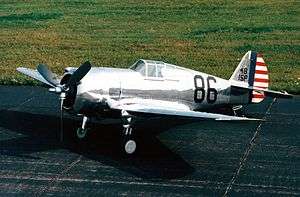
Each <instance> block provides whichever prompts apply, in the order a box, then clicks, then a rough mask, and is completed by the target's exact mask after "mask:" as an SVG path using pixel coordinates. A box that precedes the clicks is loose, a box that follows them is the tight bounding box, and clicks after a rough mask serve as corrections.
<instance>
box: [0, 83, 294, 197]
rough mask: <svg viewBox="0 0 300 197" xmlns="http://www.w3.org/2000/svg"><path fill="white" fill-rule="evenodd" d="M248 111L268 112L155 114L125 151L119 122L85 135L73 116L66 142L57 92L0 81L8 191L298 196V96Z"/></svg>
mask: <svg viewBox="0 0 300 197" xmlns="http://www.w3.org/2000/svg"><path fill="white" fill-rule="evenodd" d="M245 114H246V115H247V116H250V117H258V118H263V119H265V121H250V122H214V121H191V120H183V119H176V120H175V119H172V120H171V119H167V118H157V119H150V118H149V120H146V121H145V122H143V124H140V126H138V127H137V128H136V130H135V133H137V137H136V138H137V139H136V140H137V147H138V149H137V152H136V154H134V155H132V156H126V155H124V154H122V153H121V151H120V145H119V144H120V143H119V141H120V131H121V127H120V125H119V124H99V123H93V124H91V125H90V126H91V130H90V133H89V136H88V138H87V139H86V140H84V141H80V140H77V139H76V138H75V137H74V135H75V129H76V127H77V126H78V125H79V124H80V122H79V120H78V119H77V118H73V117H71V116H65V118H64V142H63V143H61V142H60V141H59V128H60V127H59V125H60V124H59V120H60V118H59V101H58V97H57V96H56V95H54V94H52V93H49V92H48V91H47V89H46V88H43V87H31V86H15V87H14V86H0V116H1V118H0V141H1V143H0V158H1V159H0V196H52V195H53V196H116V195H121V196H122V195H128V196H299V195H300V184H299V183H300V180H299V177H300V176H299V175H300V171H299V166H300V149H299V148H300V133H299V131H300V97H295V98H294V99H289V100H285V99H277V100H272V99H269V100H266V101H264V102H263V103H260V104H257V105H252V106H249V107H247V108H246V109H245Z"/></svg>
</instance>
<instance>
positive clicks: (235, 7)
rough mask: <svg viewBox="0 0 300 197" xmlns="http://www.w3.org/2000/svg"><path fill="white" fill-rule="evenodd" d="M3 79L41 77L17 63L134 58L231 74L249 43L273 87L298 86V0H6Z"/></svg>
mask: <svg viewBox="0 0 300 197" xmlns="http://www.w3.org/2000/svg"><path fill="white" fill-rule="evenodd" d="M0 4H1V6H0V47H1V49H0V84H22V85H23V84H30V85H34V84H38V83H36V82H34V81H33V80H31V79H29V78H27V77H25V76H23V75H21V74H18V73H17V72H16V68H17V67H19V66H26V67H30V68H35V67H36V65H37V64H38V63H46V64H48V65H49V66H50V67H51V69H52V70H54V71H55V72H57V73H62V72H63V68H64V67H66V66H79V65H80V64H81V63H82V62H84V61H86V60H90V61H91V62H92V63H93V64H94V65H97V66H112V67H128V66H129V65H131V64H132V63H134V62H135V61H136V60H137V59H139V58H144V59H157V60H162V61H165V62H169V63H174V64H178V65H181V66H184V67H188V68H192V69H195V70H199V71H202V72H207V73H210V74H213V75H216V76H220V77H223V78H229V77H230V75H231V74H232V72H233V71H234V69H235V67H236V66H237V65H238V63H239V60H240V58H241V57H242V56H243V54H244V53H245V52H247V51H248V50H256V51H259V52H262V53H263V54H264V57H265V58H264V59H265V61H266V62H267V64H268V66H269V71H270V78H271V88H272V89H276V90H282V89H284V90H287V91H289V92H291V93H297V94H300V65H299V63H300V2H299V1H290V0H288V1H277V0H276V1H274V0H268V1H256V2H255V1H251V2H250V1H249V2H248V1H209V0H203V1H196V0H193V1H164V2H159V1H135V0H131V1H127V2H125V1H114V0H112V1H111V0H110V1H78V0H77V1H67V0H65V1H62V0H60V1H58V0H53V1H46V2H41V1H19V0H16V1H13V2H12V1H3V0H0Z"/></svg>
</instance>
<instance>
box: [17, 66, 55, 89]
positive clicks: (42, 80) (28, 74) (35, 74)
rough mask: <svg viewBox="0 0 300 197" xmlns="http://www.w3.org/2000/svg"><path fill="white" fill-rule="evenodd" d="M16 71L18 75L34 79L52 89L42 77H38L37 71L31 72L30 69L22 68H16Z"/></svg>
mask: <svg viewBox="0 0 300 197" xmlns="http://www.w3.org/2000/svg"><path fill="white" fill-rule="evenodd" d="M17 71H19V72H20V73H23V74H24V75H27V76H29V77H31V78H33V79H36V80H38V81H40V82H42V83H44V84H47V85H49V86H51V87H54V86H53V85H52V84H50V83H49V82H47V81H46V80H45V79H44V78H43V77H42V75H40V73H39V72H38V71H37V70H33V69H30V68H23V67H19V68H17Z"/></svg>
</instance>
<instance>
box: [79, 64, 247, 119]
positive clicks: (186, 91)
mask: <svg viewBox="0 0 300 197" xmlns="http://www.w3.org/2000/svg"><path fill="white" fill-rule="evenodd" d="M143 61H145V64H144V66H145V69H148V71H147V70H142V71H141V70H140V69H137V68H136V67H134V66H133V67H132V68H130V69H120V68H106V67H93V68H92V69H91V70H90V72H89V73H88V74H87V75H86V76H85V77H84V78H83V79H82V80H81V83H80V84H79V85H78V88H77V96H76V99H75V104H74V107H73V109H74V110H75V111H76V113H80V111H82V110H84V109H85V108H95V107H96V108H97V109H92V110H98V111H99V110H102V109H103V110H104V109H105V106H103V107H101V105H102V104H103V105H105V102H103V100H105V98H110V99H113V100H116V101H122V102H123V101H124V102H126V101H129V102H130V100H132V99H135V100H138V102H139V103H147V104H150V105H152V104H153V106H155V102H161V103H164V104H165V105H166V106H168V105H172V104H173V103H176V106H179V107H180V108H181V107H182V109H189V110H193V111H197V110H203V109H208V108H215V107H220V106H226V105H234V104H243V103H246V100H247V97H248V96H247V95H244V96H242V97H241V95H236V96H234V95H232V94H231V89H230V86H231V84H230V82H229V81H228V80H225V79H222V78H219V77H216V76H213V75H208V74H206V73H202V72H198V71H194V70H190V69H185V68H182V67H179V66H175V65H170V64H166V65H163V66H164V67H163V68H162V69H160V70H159V71H158V69H159V66H160V65H161V64H159V63H160V62H159V63H157V62H155V61H150V62H149V60H148V62H147V60H143ZM153 62H154V63H153ZM137 63H138V62H137ZM147 63H148V64H149V65H150V63H152V65H156V67H155V68H156V71H153V70H152V71H150V70H149V68H150V67H147V66H148V65H147ZM155 63H156V64H155ZM150 72H152V74H151V73H150ZM153 73H154V74H153ZM243 97H244V99H243ZM95 103H97V105H95Z"/></svg>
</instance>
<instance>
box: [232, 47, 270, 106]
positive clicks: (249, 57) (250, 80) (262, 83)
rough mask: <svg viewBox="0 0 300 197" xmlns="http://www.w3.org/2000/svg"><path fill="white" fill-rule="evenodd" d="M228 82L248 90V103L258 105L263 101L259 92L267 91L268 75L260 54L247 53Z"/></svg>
mask: <svg viewBox="0 0 300 197" xmlns="http://www.w3.org/2000/svg"><path fill="white" fill-rule="evenodd" d="M229 81H230V82H231V83H232V85H235V86H239V87H245V88H249V87H251V88H250V89H252V90H251V92H250V95H249V96H250V98H249V100H250V103H259V102H261V101H263V100H264V98H265V94H264V92H262V91H257V90H256V89H259V90H267V89H268V87H269V75H268V69H267V65H266V64H265V61H264V60H263V57H262V55H261V54H259V53H256V52H254V51H248V52H247V53H246V54H245V55H244V57H243V58H242V60H241V62H240V63H239V65H238V66H237V68H236V69H235V71H234V73H233V74H232V76H231V77H230V79H229Z"/></svg>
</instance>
